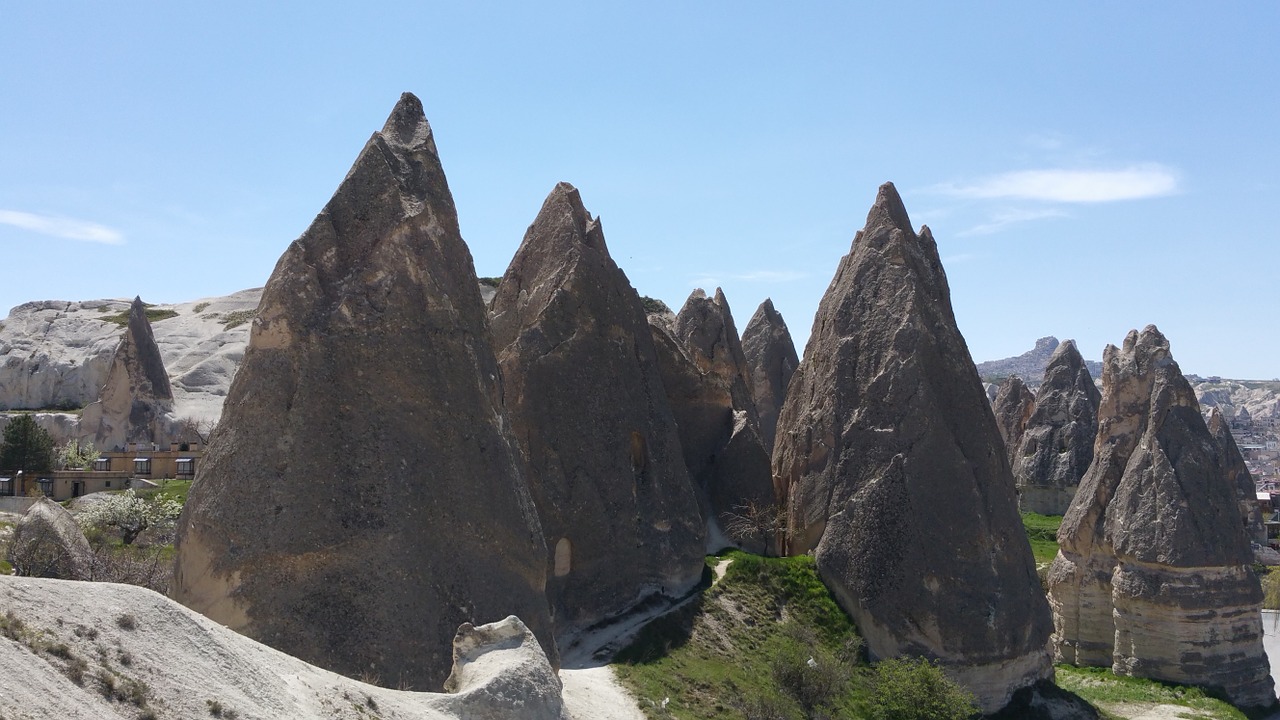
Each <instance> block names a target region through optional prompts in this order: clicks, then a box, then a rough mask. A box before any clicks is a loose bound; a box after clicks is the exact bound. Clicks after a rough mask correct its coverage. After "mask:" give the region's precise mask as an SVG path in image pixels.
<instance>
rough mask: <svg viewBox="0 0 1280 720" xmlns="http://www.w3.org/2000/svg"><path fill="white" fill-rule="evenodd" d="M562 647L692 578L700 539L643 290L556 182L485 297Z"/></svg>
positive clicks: (573, 196)
mask: <svg viewBox="0 0 1280 720" xmlns="http://www.w3.org/2000/svg"><path fill="white" fill-rule="evenodd" d="M491 314H492V322H493V341H494V347H495V348H496V352H497V356H498V361H499V363H500V365H501V369H502V377H503V381H504V393H505V404H506V407H507V409H508V410H509V412H510V414H511V419H512V425H513V427H514V429H515V434H516V437H517V438H518V439H519V442H520V445H521V447H522V448H523V450H524V454H525V457H526V458H527V460H528V463H529V478H530V485H531V487H532V490H533V497H534V500H535V501H536V503H537V507H538V512H539V516H540V518H541V520H542V529H543V531H544V533H545V537H546V544H547V547H548V548H549V550H550V551H551V555H549V556H547V557H546V558H545V559H544V561H543V565H544V567H545V568H546V569H547V571H548V574H549V577H548V580H547V596H548V599H549V600H550V603H551V608H552V613H553V615H554V619H555V624H556V631H557V634H558V637H560V638H561V639H562V641H563V643H569V642H572V639H573V635H575V634H576V633H577V632H578V631H581V630H583V629H585V628H587V627H589V626H591V625H594V624H596V623H599V622H602V621H607V620H609V619H611V618H613V617H614V616H618V615H621V614H623V613H625V612H627V611H628V610H630V609H631V608H632V607H633V606H634V605H635V604H636V603H638V602H640V601H643V600H645V599H647V598H648V599H652V597H653V596H661V595H667V596H677V595H680V594H682V593H683V592H684V591H686V590H688V589H689V588H690V587H692V586H693V585H694V584H695V583H697V581H698V579H699V577H700V575H701V571H702V565H703V560H702V558H703V546H704V544H705V538H704V531H703V527H702V521H701V518H700V517H699V515H698V506H697V503H696V500H695V498H694V494H693V489H692V487H691V486H690V483H689V475H688V473H687V472H686V470H685V467H684V463H683V462H682V461H681V457H680V442H679V440H678V438H677V435H676V426H675V421H674V419H673V418H672V416H671V410H670V409H669V408H668V407H667V400H666V397H665V395H664V393H663V390H662V380H661V377H660V375H659V371H658V361H657V358H656V357H655V354H654V347H653V341H652V339H651V338H650V336H649V328H648V325H647V324H646V322H645V314H644V309H643V307H642V306H641V303H640V296H639V295H638V294H636V291H635V290H634V289H633V288H632V287H631V283H630V282H629V281H628V280H627V277H626V275H625V274H623V272H622V271H621V270H620V269H618V266H617V265H616V264H614V262H613V259H612V258H611V257H610V256H609V249H608V247H607V246H606V244H605V239H604V232H603V230H602V228H601V226H600V221H599V219H595V218H592V217H591V214H590V213H588V212H587V210H586V209H585V208H584V207H583V205H582V199H581V197H580V196H579V194H578V191H577V190H576V189H574V187H573V186H571V185H569V184H567V183H560V184H559V185H557V186H556V187H555V188H554V189H553V190H552V191H551V194H550V195H548V196H547V199H546V201H545V202H544V203H543V205H542V209H541V211H540V212H539V213H538V216H537V218H536V219H534V221H533V224H532V225H530V226H529V230H528V231H527V232H526V233H525V236H524V241H523V242H522V243H521V244H520V249H519V250H517V251H516V255H515V257H514V258H513V259H512V261H511V264H510V266H508V268H507V271H506V274H505V275H504V276H503V278H502V282H501V284H500V285H499V286H498V292H497V295H495V296H494V298H493V302H492V304H491Z"/></svg>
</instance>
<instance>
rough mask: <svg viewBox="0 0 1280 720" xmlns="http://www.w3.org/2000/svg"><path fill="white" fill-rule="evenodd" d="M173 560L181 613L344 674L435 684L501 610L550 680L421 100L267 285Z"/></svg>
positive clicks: (538, 586) (512, 470)
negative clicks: (476, 627)
mask: <svg viewBox="0 0 1280 720" xmlns="http://www.w3.org/2000/svg"><path fill="white" fill-rule="evenodd" d="M177 547H178V553H177V561H176V565H175V573H174V580H173V587H172V594H173V596H174V598H175V599H177V600H179V601H180V602H182V603H183V604H185V605H188V606H190V607H192V608H193V609H196V610H198V611H200V612H202V613H204V614H205V615H207V616H209V617H210V618H213V619H214V620H217V621H219V622H221V623H224V624H226V625H228V626H230V627H231V628H233V629H235V630H238V631H240V632H242V633H244V634H246V635H249V636H251V637H253V638H256V639H258V640H261V641H262V642H265V643H267V644H270V645H272V646H274V647H277V648H279V649H281V650H284V651H285V652H288V653H289V654H291V655H295V656H297V657H300V658H302V659H304V660H307V661H310V662H314V663H317V664H319V665H322V666H324V667H327V668H329V669H332V670H336V671H338V672H342V673H345V674H348V675H355V676H360V675H365V674H370V673H371V674H373V675H375V676H377V677H379V678H380V679H381V681H382V682H383V683H388V684H399V683H404V684H408V685H412V686H413V687H415V688H420V689H428V688H431V689H434V688H439V687H441V686H442V684H443V683H444V680H445V678H446V676H448V674H449V671H450V668H451V667H452V657H451V640H452V638H453V636H454V634H455V632H456V631H457V629H458V626H459V625H460V624H462V623H464V622H471V623H475V624H479V623H484V622H490V621H494V620H500V619H502V618H504V617H506V616H508V615H511V614H515V615H518V616H519V617H520V618H521V619H522V620H524V621H525V623H526V624H527V625H528V626H529V627H530V628H532V629H533V630H534V631H535V632H536V633H537V634H538V637H539V639H540V640H541V641H542V643H543V646H544V648H546V649H547V650H548V654H549V655H550V656H551V657H552V658H553V662H554V658H555V645H554V642H553V640H552V633H551V624H550V617H549V613H548V610H547V605H546V597H545V595H544V585H545V583H546V564H545V558H546V553H547V550H546V545H545V544H544V542H543V538H542V530H541V526H540V525H539V523H538V519H537V515H536V512H535V509H534V506H533V502H532V499H531V497H530V495H529V489H528V485H527V484H526V479H525V476H524V474H523V472H522V469H521V466H520V461H519V449H518V447H517V446H516V444H515V440H514V438H513V437H512V435H511V433H510V430H509V428H508V422H507V420H506V416H505V414H504V412H503V409H502V405H501V393H500V388H499V380H498V365H497V362H496V360H495V358H494V355H493V349H492V347H491V342H490V335H489V326H488V321H487V318H486V313H485V307H484V305H483V303H482V302H481V300H480V292H479V289H478V287H477V281H476V275H475V270H474V268H473V265H472V261H471V254H470V252H469V251H468V250H467V247H466V245H465V244H464V243H463V241H462V237H461V235H460V234H459V231H458V220H457V215H456V213H455V210H454V205H453V198H452V196H451V195H450V193H449V187H448V184H447V182H446V181H445V176H444V171H443V169H442V168H441V166H440V161H439V158H438V156H437V153H436V148H435V143H434V141H433V139H432V134H431V127H430V125H429V124H428V123H427V120H426V118H425V117H424V116H423V112H422V105H421V103H420V102H419V101H418V99H417V98H416V97H414V96H413V95H410V94H408V93H406V94H405V95H403V96H402V97H401V98H400V102H399V103H398V104H397V105H396V107H395V110H393V111H392V113H391V117H390V118H389V119H388V120H387V123H386V126H385V127H384V128H383V129H382V131H381V132H377V133H374V134H373V136H372V137H371V138H370V139H369V141H368V143H366V144H365V146H364V149H363V150H362V151H361V153H360V156H359V157H358V158H357V159H356V161H355V164H354V165H353V166H352V168H351V170H350V171H349V172H348V173H347V176H346V178H345V179H344V180H343V181H342V184H341V185H340V186H339V187H338V190H337V192H336V193H334V195H333V197H332V198H331V199H330V200H329V202H328V203H327V204H326V205H325V207H324V209H323V210H322V211H321V212H320V214H319V215H318V216H317V217H316V219H315V221H314V222H312V224H311V226H310V227H309V228H307V230H306V232H304V233H303V234H302V236H301V237H299V238H298V239H297V240H295V241H294V242H293V243H292V244H291V245H290V246H289V248H288V249H287V250H286V251H285V252H284V255H283V256H281V258H280V261H279V262H278V263H277V264H276V267H275V270H274V272H273V273H272V275H271V278H270V279H269V280H268V281H267V285H266V287H265V288H264V290H263V295H262V303H261V305H260V306H259V313H258V317H257V319H256V320H255V321H254V324H253V329H252V333H251V336H250V340H249V347H248V349H247V350H246V352H245V357H244V361H243V363H242V365H241V366H240V369H239V372H238V373H237V374H236V377H235V380H234V381H233V382H232V384H231V389H230V392H229V394H228V396H227V400H226V404H225V407H224V409H223V415H222V421H221V423H220V425H219V428H218V430H217V432H216V433H215V434H214V436H213V438H212V440H211V442H210V445H209V449H208V452H207V453H206V454H205V456H204V460H203V463H202V465H201V467H200V468H199V469H198V471H197V477H196V481H195V484H194V485H193V486H192V491H191V495H190V498H189V500H188V502H187V505H186V509H185V510H184V511H183V515H182V518H181V521H180V524H179V529H178V539H177Z"/></svg>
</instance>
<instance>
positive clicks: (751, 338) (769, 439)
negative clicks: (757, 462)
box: [742, 298, 800, 453]
mask: <svg viewBox="0 0 1280 720" xmlns="http://www.w3.org/2000/svg"><path fill="white" fill-rule="evenodd" d="M742 352H743V354H744V355H746V357H747V368H748V369H749V370H750V373H751V391H752V398H753V399H754V400H755V403H756V412H757V413H759V415H760V437H761V439H763V440H764V447H765V449H766V450H768V451H769V452H770V453H772V452H773V442H774V438H775V437H776V436H777V431H778V413H779V412H781V411H782V401H783V400H784V399H785V398H786V396H787V385H788V384H790V383H791V376H792V375H793V374H794V373H795V371H796V366H798V365H799V364H800V358H799V357H797V356H796V345H795V342H793V341H792V340H791V331H789V330H788V329H787V323H786V321H784V320H783V319H782V314H781V313H779V312H778V311H777V310H775V309H774V307H773V300H771V299H769V298H765V300H764V302H762V303H760V307H758V308H756V312H755V314H754V315H752V316H751V319H750V320H749V321H747V327H746V328H744V329H743V331H742Z"/></svg>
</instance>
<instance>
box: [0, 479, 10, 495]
mask: <svg viewBox="0 0 1280 720" xmlns="http://www.w3.org/2000/svg"><path fill="white" fill-rule="evenodd" d="M12 494H13V478H0V495H12Z"/></svg>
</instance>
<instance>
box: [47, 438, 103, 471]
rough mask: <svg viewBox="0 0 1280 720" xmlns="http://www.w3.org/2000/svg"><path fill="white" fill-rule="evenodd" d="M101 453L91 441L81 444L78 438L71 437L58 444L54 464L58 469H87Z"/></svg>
mask: <svg viewBox="0 0 1280 720" xmlns="http://www.w3.org/2000/svg"><path fill="white" fill-rule="evenodd" d="M101 454H102V453H99V452H98V449H97V448H95V447H94V446H93V443H91V442H87V443H84V444H83V445H82V444H80V441H79V440H74V439H72V440H68V441H66V442H65V443H63V444H62V445H59V446H58V452H57V455H56V457H55V458H54V464H55V465H57V467H58V469H59V470H75V469H87V468H91V467H93V461H94V460H97V459H98V456H99V455H101Z"/></svg>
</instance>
